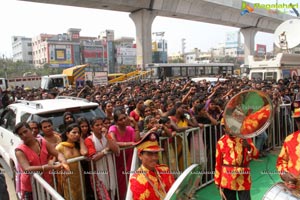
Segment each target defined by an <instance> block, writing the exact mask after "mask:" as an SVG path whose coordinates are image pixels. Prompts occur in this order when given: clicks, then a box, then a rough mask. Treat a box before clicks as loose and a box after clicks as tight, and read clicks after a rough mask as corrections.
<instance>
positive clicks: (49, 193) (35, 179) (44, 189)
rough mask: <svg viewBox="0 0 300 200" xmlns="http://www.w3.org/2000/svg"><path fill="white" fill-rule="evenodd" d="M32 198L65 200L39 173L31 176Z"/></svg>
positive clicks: (36, 199) (37, 199)
mask: <svg viewBox="0 0 300 200" xmlns="http://www.w3.org/2000/svg"><path fill="white" fill-rule="evenodd" d="M31 185H32V197H33V199H34V200H39V199H42V200H44V199H47V200H48V199H49V200H64V198H63V197H62V196H61V195H60V194H59V193H58V192H57V190H55V188H53V187H52V186H51V185H49V183H47V182H46V181H45V180H44V179H43V178H42V177H41V176H40V174H38V173H35V174H33V175H32V176H31Z"/></svg>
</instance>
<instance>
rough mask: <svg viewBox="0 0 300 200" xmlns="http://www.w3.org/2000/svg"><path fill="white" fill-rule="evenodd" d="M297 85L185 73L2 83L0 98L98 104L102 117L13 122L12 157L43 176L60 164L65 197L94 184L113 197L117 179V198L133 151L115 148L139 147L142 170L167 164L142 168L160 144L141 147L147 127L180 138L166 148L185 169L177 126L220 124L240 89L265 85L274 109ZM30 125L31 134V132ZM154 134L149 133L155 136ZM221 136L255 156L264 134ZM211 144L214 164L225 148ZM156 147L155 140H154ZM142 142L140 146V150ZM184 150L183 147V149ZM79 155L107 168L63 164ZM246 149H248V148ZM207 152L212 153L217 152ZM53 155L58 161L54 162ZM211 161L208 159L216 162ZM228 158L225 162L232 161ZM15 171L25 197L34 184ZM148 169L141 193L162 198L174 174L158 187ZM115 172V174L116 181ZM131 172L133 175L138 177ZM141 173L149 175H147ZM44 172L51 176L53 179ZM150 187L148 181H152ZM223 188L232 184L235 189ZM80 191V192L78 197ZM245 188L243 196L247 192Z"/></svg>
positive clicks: (293, 95)
mask: <svg viewBox="0 0 300 200" xmlns="http://www.w3.org/2000/svg"><path fill="white" fill-rule="evenodd" d="M299 87H300V81H299V80H293V81H292V80H288V79H284V80H279V81H278V82H276V81H261V80H247V79H237V78H228V79H227V80H226V81H217V82H208V81H205V80H203V81H201V82H198V83H196V82H193V81H191V80H190V79H188V78H187V79H174V80H163V81H151V80H147V81H139V82H128V83H117V84H114V85H107V86H91V85H85V86H84V87H82V88H78V89H69V88H65V89H63V90H60V89H57V88H56V89H53V90H51V91H45V90H41V89H31V90H24V88H23V87H16V88H14V89H13V90H5V91H2V90H0V97H1V99H2V101H1V106H2V107H3V108H5V107H6V106H7V105H9V104H10V103H13V102H15V101H17V100H29V101H30V100H39V99H50V98H51V99H52V98H55V97H56V96H57V95H62V96H77V97H82V98H85V99H87V100H88V101H92V102H96V103H98V104H99V107H100V108H101V109H102V110H103V111H104V112H105V114H106V118H100V117H99V118H94V119H92V120H91V121H88V120H87V119H85V118H78V119H75V118H74V116H73V115H72V113H68V112H67V113H65V114H64V116H63V119H64V122H63V124H62V125H61V126H60V127H59V132H56V131H54V129H53V124H52V122H51V120H50V119H44V120H42V121H41V122H34V121H31V122H28V123H24V122H22V123H19V124H18V125H17V126H16V130H15V133H16V134H18V135H19V136H20V138H21V139H22V140H23V144H22V145H20V146H19V147H18V148H17V149H16V157H17V159H18V162H19V164H20V170H21V171H22V172H32V171H38V172H41V173H42V174H43V176H44V178H45V179H46V178H47V177H46V176H47V174H48V173H49V171H50V170H57V171H61V173H57V174H58V175H57V176H56V181H57V186H58V187H57V188H58V191H59V192H60V193H61V194H62V195H63V196H64V197H65V198H66V199H71V196H72V199H83V198H87V199H89V198H91V199H93V198H94V196H93V194H94V190H91V188H95V187H96V192H95V193H96V195H97V198H98V199H114V198H115V197H116V185H118V189H119V195H120V199H122V200H123V199H125V195H126V191H127V185H126V173H124V172H128V171H130V165H131V160H132V155H133V150H132V148H128V149H126V150H125V151H126V153H125V154H121V153H120V149H121V148H123V147H124V148H126V147H133V146H137V147H138V149H139V155H138V156H139V158H140V159H141V161H142V166H141V168H142V169H141V170H143V171H148V170H154V169H155V170H161V169H163V170H169V168H164V166H158V167H156V166H154V165H153V166H152V165H151V166H148V168H147V166H146V165H149V163H148V164H147V162H149V159H150V158H151V159H152V160H153V162H154V163H156V162H157V161H158V159H157V155H158V154H157V152H158V151H160V150H161V149H160V148H159V149H154V150H151V148H150V150H147V148H146V147H145V146H143V147H141V146H140V144H141V143H142V142H147V141H148V140H149V137H150V136H151V135H149V133H155V134H156V135H157V137H160V136H164V137H169V138H170V139H169V140H168V141H167V142H168V143H172V138H174V137H176V140H177V141H179V142H177V146H176V147H174V146H173V147H172V148H176V149H177V157H175V155H174V154H170V153H171V152H169V154H168V155H172V157H171V158H169V159H170V160H171V162H172V163H176V162H175V160H178V166H176V168H178V169H179V170H180V171H183V170H184V165H183V155H182V152H183V148H184V147H183V146H182V145H180V144H182V143H181V142H180V139H182V138H181V137H177V136H176V133H179V132H183V131H185V130H188V129H190V128H193V127H199V128H200V129H203V127H204V125H205V124H212V125H217V124H219V122H220V121H221V119H222V114H223V111H224V109H225V105H226V104H227V102H228V101H229V100H230V99H231V98H232V97H233V96H234V95H236V94H237V93H239V92H240V91H243V90H251V89H255V90H261V91H263V92H265V93H266V94H267V95H268V96H269V97H270V99H271V101H272V102H273V106H274V110H276V109H277V108H279V105H280V104H288V103H292V102H295V101H297V100H298V99H299V100H300V93H299ZM289 112H290V113H287V114H288V115H290V116H291V110H290V111H289ZM31 132H32V133H33V134H30V133H31ZM155 137H156V136H155ZM145 138H148V139H145ZM152 139H153V137H152ZM156 139H157V138H156ZM156 139H155V138H154V140H156ZM221 139H222V140H223V143H228V144H229V143H238V144H239V145H240V146H241V148H248V151H249V152H250V153H249V155H250V154H251V156H252V157H253V158H255V157H258V156H265V153H264V152H263V151H264V147H263V144H264V143H265V141H266V138H264V139H263V140H262V141H260V140H257V141H259V144H256V147H257V148H256V147H255V145H254V144H252V143H251V141H249V142H247V143H246V144H244V142H243V140H240V139H239V138H235V139H232V138H231V137H223V138H221ZM228 141H229V142H228ZM190 143H192V141H190ZM214 143H215V144H214V145H215V147H216V148H215V149H216V151H215V152H216V153H217V156H216V158H215V159H214V161H216V162H215V163H217V160H218V159H221V158H220V157H218V156H219V155H218V153H220V152H222V151H223V149H222V148H224V146H223V147H222V148H221V146H220V145H219V143H220V142H218V141H214ZM249 145H250V147H251V150H250V149H249ZM156 146H157V145H156V144H154V147H156ZM171 146H172V145H171ZM143 148H144V149H146V150H143ZM172 148H168V149H167V151H173V150H172ZM257 149H259V150H260V151H257ZM109 151H110V152H112V153H113V154H115V155H117V156H119V158H120V159H119V158H118V159H117V162H116V174H114V173H115V169H113V164H112V163H113V161H112V160H113V159H112V157H111V154H110V153H108V152H109ZM30 152H31V153H30ZM187 152H189V151H188V150H187ZM215 152H213V153H215ZM81 155H82V156H86V157H88V158H89V160H91V161H92V162H91V163H92V165H93V166H91V165H89V164H88V162H87V161H82V162H80V164H81V165H82V169H83V170H87V171H90V170H91V169H96V170H98V171H107V172H108V173H102V174H101V173H98V174H92V175H87V174H84V173H81V172H80V171H78V170H79V169H81V168H79V167H78V164H79V163H72V164H67V163H66V159H69V158H74V157H78V156H81ZM245 155H246V156H248V154H247V153H246V154H245ZM207 156H213V157H214V156H215V155H207ZM165 157H166V156H165ZM165 157H164V156H163V158H162V160H166V158H165ZM190 157H191V156H188V158H187V159H188V161H187V163H188V164H191V162H192V161H190V160H189V158H190ZM124 160H125V161H126V162H125V163H124ZM250 160H251V159H250V158H245V165H248V163H249V162H250ZM56 161H59V162H60V163H61V164H54V163H55V162H56ZM215 163H213V164H214V165H215ZM227 164H228V165H231V163H230V162H228V163H227ZM172 166H174V165H172ZM172 166H171V167H172ZM144 167H146V168H147V169H145V168H144ZM216 167H218V166H216ZM228 167H230V166H228ZM280 169H281V168H280ZM69 171H72V173H69V174H68V173H67V172H69ZM20 174H21V180H20V182H21V191H22V195H23V197H24V199H31V197H32V194H31V192H32V190H31V187H30V186H29V185H30V184H28V174H27V173H20ZM83 174H84V176H83ZM80 176H82V177H80ZM149 176H153V177H154V178H157V180H155V181H156V182H155V187H158V188H157V189H156V190H154V194H151V195H150V196H149V195H148V196H147V198H145V199H162V196H164V195H165V193H166V192H167V190H168V189H169V188H170V185H171V184H172V183H173V182H174V180H173V178H174V177H172V176H170V177H167V179H168V180H170V181H169V182H167V183H166V184H162V185H164V187H163V188H159V186H157V185H159V184H161V182H162V181H163V179H165V178H162V177H158V176H157V175H155V174H150V175H149ZM65 177H68V178H67V179H66V178H65ZM113 177H118V182H117V183H116V182H115V181H116V180H115V179H114V178H113ZM134 177H135V179H138V177H139V176H138V175H136V176H134ZM142 178H145V180H146V181H148V178H147V177H142ZM223 178H224V177H223ZM225 178H226V177H225ZM244 178H245V177H244ZM50 179H51V178H50ZM50 179H49V183H52V182H51V181H50ZM80 179H85V186H86V187H83V188H82V190H85V192H82V191H81V190H80V189H79V187H78V183H79V181H80ZM226 179H227V178H226ZM246 179H247V180H248V179H249V177H246ZM66 180H70V183H71V186H70V188H71V191H69V189H68V187H67V183H66ZM247 180H246V181H247ZM130 182H131V183H132V184H140V183H136V181H135V180H134V179H132V180H131V181H130ZM52 184H53V183H52ZM216 184H217V185H218V187H220V188H227V186H228V185H230V184H229V182H228V183H224V182H222V177H217V179H216ZM131 187H132V186H131ZM148 187H154V186H153V184H150V185H148ZM138 188H139V187H134V188H132V191H133V193H134V199H141V198H140V197H139V196H138V195H140V192H141V191H139V192H138V191H136V190H138ZM154 189H155V188H154ZM227 189H231V190H236V188H227ZM143 190H145V188H143ZM243 190H248V191H249V190H250V182H249V184H248V185H247V186H246V187H243ZM148 192H149V191H148ZM82 194H85V195H86V196H85V197H83V196H82ZM162 194H163V195H162ZM225 195H227V196H228V195H229V196H230V195H232V194H231V193H230V191H225ZM243 195H246V196H247V198H248V197H249V195H250V194H249V193H246V194H242V196H243ZM150 197H151V198H150ZM227 199H230V198H227ZM240 199H243V198H240Z"/></svg>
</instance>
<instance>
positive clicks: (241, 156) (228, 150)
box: [215, 134, 258, 200]
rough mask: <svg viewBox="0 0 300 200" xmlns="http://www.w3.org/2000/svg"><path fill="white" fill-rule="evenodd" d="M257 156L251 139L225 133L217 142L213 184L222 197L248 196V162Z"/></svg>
mask: <svg viewBox="0 0 300 200" xmlns="http://www.w3.org/2000/svg"><path fill="white" fill-rule="evenodd" d="M257 157H258V150H257V149H256V148H255V146H254V144H253V142H252V140H251V139H242V138H239V137H235V136H231V135H229V134H226V135H224V136H222V137H221V138H220V139H219V141H218V142H217V150H216V165H215V184H216V185H217V187H218V188H219V189H220V194H221V196H222V198H224V196H225V197H226V199H227V200H235V199H236V194H237V193H238V196H239V199H240V200H248V199H251V197H250V188H251V177H250V167H249V163H250V160H251V159H252V158H257Z"/></svg>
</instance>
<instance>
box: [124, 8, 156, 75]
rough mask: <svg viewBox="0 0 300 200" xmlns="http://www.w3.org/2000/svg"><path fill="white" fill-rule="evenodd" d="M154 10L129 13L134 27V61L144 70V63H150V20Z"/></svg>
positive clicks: (153, 15) (154, 15) (154, 14)
mask: <svg viewBox="0 0 300 200" xmlns="http://www.w3.org/2000/svg"><path fill="white" fill-rule="evenodd" d="M156 15H157V14H156V12H155V11H151V10H146V9H141V10H138V11H135V12H132V13H130V15H129V16H130V18H131V19H132V20H133V21H134V24H135V28H136V62H137V66H138V67H139V68H140V69H142V70H144V69H145V64H148V63H152V32H151V28H152V22H153V20H154V18H155V17H156Z"/></svg>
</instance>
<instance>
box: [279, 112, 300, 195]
mask: <svg viewBox="0 0 300 200" xmlns="http://www.w3.org/2000/svg"><path fill="white" fill-rule="evenodd" d="M293 118H294V120H295V122H296V125H297V127H298V128H299V127H300V126H299V125H300V108H297V109H295V112H294V115H293ZM299 151H300V130H298V131H296V132H294V133H292V134H290V135H288V136H287V137H286V138H285V140H284V143H283V145H282V148H281V151H280V154H279V155H278V158H277V163H276V168H277V170H278V171H279V173H280V177H281V179H282V180H283V181H284V182H285V184H286V186H287V187H289V188H290V189H296V190H297V191H300V156H299ZM298 193H300V192H298Z"/></svg>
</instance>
